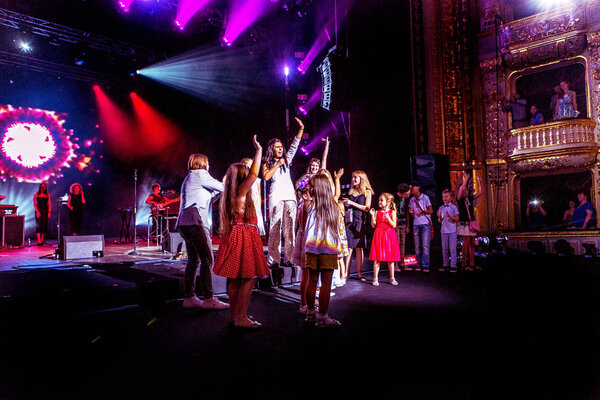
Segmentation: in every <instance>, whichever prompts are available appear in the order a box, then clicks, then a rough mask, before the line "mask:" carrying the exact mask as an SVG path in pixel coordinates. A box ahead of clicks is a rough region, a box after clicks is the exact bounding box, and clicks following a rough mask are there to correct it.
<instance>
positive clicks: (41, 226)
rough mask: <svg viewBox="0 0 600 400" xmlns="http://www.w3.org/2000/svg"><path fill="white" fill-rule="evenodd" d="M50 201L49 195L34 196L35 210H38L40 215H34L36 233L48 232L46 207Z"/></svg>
mask: <svg viewBox="0 0 600 400" xmlns="http://www.w3.org/2000/svg"><path fill="white" fill-rule="evenodd" d="M49 201H50V197H49V196H40V195H38V196H37V197H36V198H35V204H36V207H37V210H38V211H39V212H40V216H39V218H38V216H37V215H36V216H35V232H36V233H48V208H49V204H48V202H49Z"/></svg>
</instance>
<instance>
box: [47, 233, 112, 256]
mask: <svg viewBox="0 0 600 400" xmlns="http://www.w3.org/2000/svg"><path fill="white" fill-rule="evenodd" d="M58 257H59V258H60V259H61V260H73V259H76V258H90V257H104V235H81V236H63V238H62V241H61V243H60V246H59V251H58Z"/></svg>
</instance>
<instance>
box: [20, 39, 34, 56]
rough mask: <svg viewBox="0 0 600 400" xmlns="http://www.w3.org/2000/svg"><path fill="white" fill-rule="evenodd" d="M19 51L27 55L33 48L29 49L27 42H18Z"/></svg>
mask: <svg viewBox="0 0 600 400" xmlns="http://www.w3.org/2000/svg"><path fill="white" fill-rule="evenodd" d="M19 49H20V50H21V51H22V52H23V53H29V52H31V51H32V50H33V47H31V45H30V44H29V43H28V42H25V41H20V42H19Z"/></svg>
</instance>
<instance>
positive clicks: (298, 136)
mask: <svg viewBox="0 0 600 400" xmlns="http://www.w3.org/2000/svg"><path fill="white" fill-rule="evenodd" d="M294 119H295V120H296V122H297V123H298V133H296V139H298V140H300V139H302V134H303V133H304V124H303V123H302V120H301V119H300V118H298V117H294Z"/></svg>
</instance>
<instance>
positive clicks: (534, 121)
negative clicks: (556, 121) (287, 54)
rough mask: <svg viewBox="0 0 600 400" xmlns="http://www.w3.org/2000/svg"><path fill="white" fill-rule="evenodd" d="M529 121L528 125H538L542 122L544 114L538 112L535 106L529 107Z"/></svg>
mask: <svg viewBox="0 0 600 400" xmlns="http://www.w3.org/2000/svg"><path fill="white" fill-rule="evenodd" d="M529 111H531V119H530V120H529V124H530V125H538V124H541V123H543V122H544V114H542V113H541V112H540V110H539V109H538V107H537V104H534V105H532V106H531V109H530V110H529Z"/></svg>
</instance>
